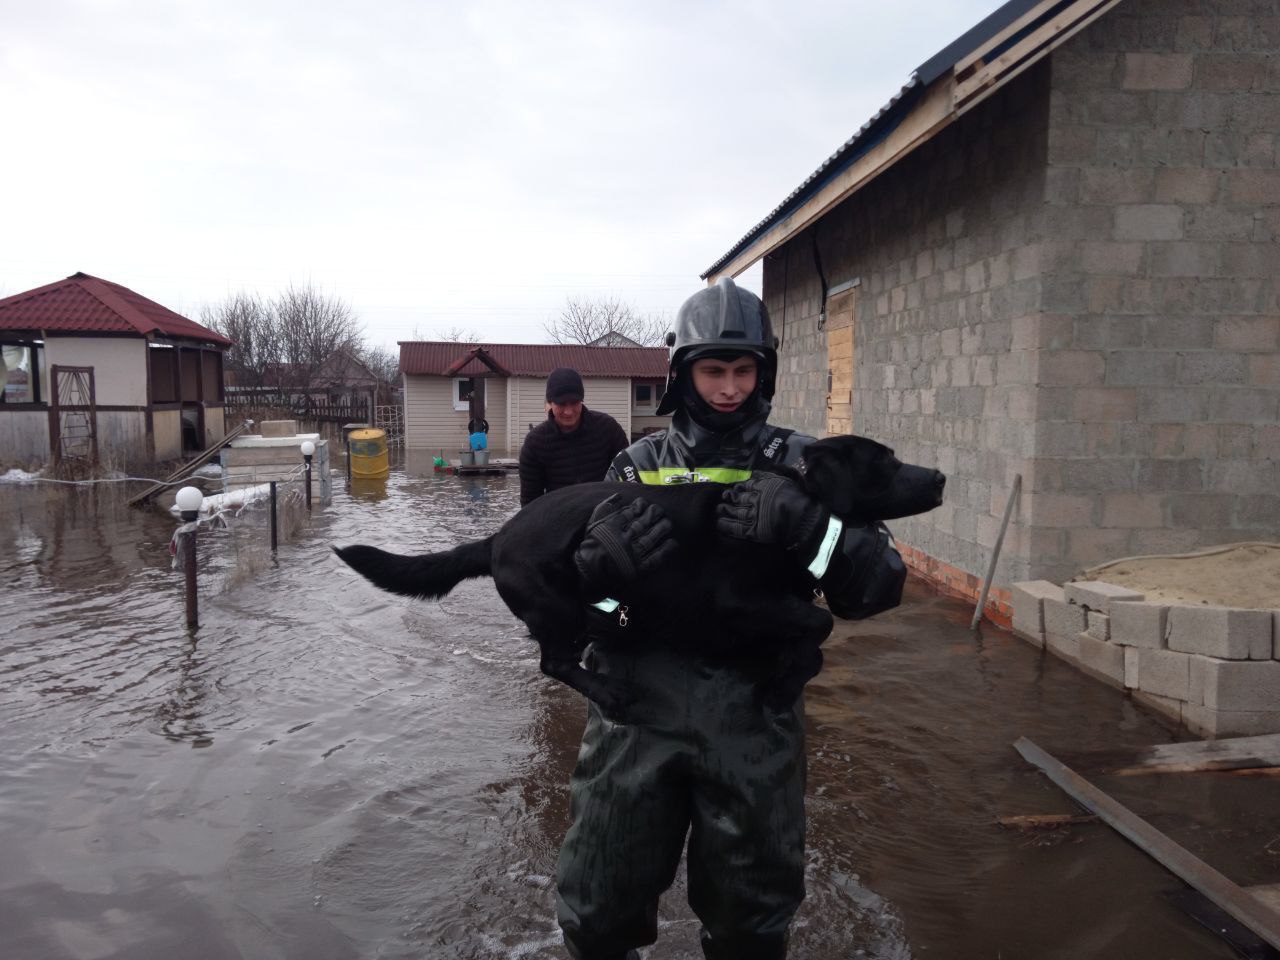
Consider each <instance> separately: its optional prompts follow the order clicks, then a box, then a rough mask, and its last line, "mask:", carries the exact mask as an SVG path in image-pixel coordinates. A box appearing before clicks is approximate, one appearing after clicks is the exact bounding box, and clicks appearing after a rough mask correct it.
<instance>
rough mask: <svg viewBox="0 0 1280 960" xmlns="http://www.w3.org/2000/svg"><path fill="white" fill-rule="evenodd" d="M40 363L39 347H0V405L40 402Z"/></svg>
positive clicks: (16, 345) (41, 391)
mask: <svg viewBox="0 0 1280 960" xmlns="http://www.w3.org/2000/svg"><path fill="white" fill-rule="evenodd" d="M42 361H43V357H42V351H41V350H40V348H39V347H32V346H26V345H20V344H10V343H6V344H3V345H0V403H40V402H42V401H43V399H44V397H43V394H44V389H43V387H42V385H41V382H40V373H41V371H40V366H41V363H42Z"/></svg>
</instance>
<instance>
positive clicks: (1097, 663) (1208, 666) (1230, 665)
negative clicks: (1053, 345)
mask: <svg viewBox="0 0 1280 960" xmlns="http://www.w3.org/2000/svg"><path fill="white" fill-rule="evenodd" d="M1012 597H1013V631H1014V633H1015V634H1017V635H1018V636H1019V637H1021V638H1023V639H1024V640H1027V641H1029V642H1031V643H1034V644H1036V645H1037V646H1040V647H1043V648H1045V649H1046V650H1048V651H1049V652H1050V653H1053V654H1055V655H1056V656H1059V657H1061V658H1062V659H1063V660H1067V661H1069V662H1071V663H1073V664H1075V665H1076V666H1078V667H1079V668H1080V669H1081V670H1083V671H1084V672H1085V673H1088V674H1089V675H1090V676H1092V677H1095V678H1097V679H1099V680H1101V681H1103V682H1104V683H1107V684H1110V685H1111V686H1113V687H1116V688H1119V689H1125V690H1128V691H1130V693H1131V694H1132V696H1133V698H1134V700H1136V701H1137V702H1139V703H1141V704H1142V705H1144V706H1146V707H1148V708H1150V709H1152V710H1155V711H1157V712H1159V713H1161V714H1163V715H1165V716H1167V717H1169V718H1171V719H1173V720H1176V721H1178V722H1180V723H1182V724H1184V725H1185V726H1186V727H1187V728H1188V729H1189V730H1191V731H1192V732H1193V733H1195V734H1199V735H1205V736H1210V737H1218V736H1248V735H1254V734H1263V733H1280V611H1277V610H1244V609H1235V608H1229V607H1215V606H1185V605H1179V604H1166V603H1148V602H1147V601H1146V598H1145V597H1144V596H1143V595H1142V594H1141V593H1135V592H1134V591H1132V590H1127V589H1125V588H1124V587H1118V586H1115V585H1114V584H1109V583H1103V582H1101V581H1083V582H1077V583H1068V584H1066V585H1065V586H1062V587H1059V586H1057V585H1055V584H1053V583H1050V582H1049V581H1047V580H1032V581H1028V582H1025V583H1016V584H1014V585H1013V587H1012Z"/></svg>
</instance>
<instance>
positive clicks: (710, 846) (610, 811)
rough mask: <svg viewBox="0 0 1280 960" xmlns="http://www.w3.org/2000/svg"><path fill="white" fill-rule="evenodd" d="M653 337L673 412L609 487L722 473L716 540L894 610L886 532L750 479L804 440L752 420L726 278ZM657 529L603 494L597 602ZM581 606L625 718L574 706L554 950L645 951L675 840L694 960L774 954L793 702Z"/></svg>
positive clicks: (792, 830) (750, 301) (782, 913)
mask: <svg viewBox="0 0 1280 960" xmlns="http://www.w3.org/2000/svg"><path fill="white" fill-rule="evenodd" d="M667 345H668V347H669V348H670V352H671V361H670V369H669V372H668V376H667V387H666V393H665V395H664V396H663V398H662V402H661V404H660V405H659V407H658V412H659V413H671V414H673V416H672V421H671V427H670V429H668V430H666V431H665V432H661V433H655V434H649V435H647V436H645V437H642V438H641V439H640V440H638V441H636V442H635V443H633V444H631V446H629V447H628V448H627V449H626V450H624V451H623V452H622V453H620V454H618V456H617V457H616V458H615V459H614V462H613V465H612V466H611V467H610V468H609V472H608V474H607V476H606V479H613V480H622V481H630V482H634V483H651V484H673V483H699V482H704V481H717V482H720V483H730V484H736V486H735V487H733V488H732V489H731V490H730V491H728V492H727V493H726V495H725V497H724V500H723V501H722V503H721V505H720V507H719V515H718V521H717V526H718V532H719V534H720V535H721V536H729V537H739V538H743V539H749V540H755V541H757V542H763V543H774V544H777V545H779V546H781V547H785V548H787V549H789V550H790V551H791V552H792V553H793V554H794V555H795V557H796V562H797V563H798V564H801V565H802V566H804V567H806V568H807V569H808V570H809V571H810V572H811V573H812V574H813V575H814V576H815V577H816V578H817V580H818V583H819V584H820V586H821V588H822V590H823V592H824V593H825V595H826V598H827V603H828V605H829V606H830V608H831V611H832V612H833V613H834V614H836V615H837V616H840V617H845V618H850V619H861V618H863V617H868V616H871V615H872V614H874V613H878V612H880V611H882V610H886V609H889V608H890V607H893V606H896V605H897V603H898V601H899V599H900V597H901V591H902V582H903V580H904V579H905V573H906V571H905V567H904V566H903V564H902V560H901V558H900V557H899V556H898V553H897V551H896V550H895V549H894V547H893V546H892V542H891V540H890V539H889V536H888V532H887V531H886V530H885V529H884V527H883V525H879V524H875V525H869V526H853V525H843V524H841V523H840V522H839V521H838V520H830V519H829V517H828V514H827V513H826V511H825V510H824V509H823V508H822V507H821V506H820V505H819V504H818V503H817V502H816V501H813V500H811V499H810V498H809V497H808V496H807V494H805V493H804V492H803V491H802V490H801V489H800V487H799V486H798V485H796V484H795V483H792V482H791V481H790V480H787V479H784V478H782V477H779V476H777V475H776V474H763V475H761V476H758V477H756V478H755V479H753V472H754V471H755V470H756V469H757V468H762V467H765V466H767V465H769V464H779V465H786V466H791V465H795V464H797V463H798V462H799V461H800V459H801V457H802V455H803V453H804V449H805V447H806V446H808V445H809V444H810V443H812V442H813V438H812V437H808V436H804V435H802V434H798V433H794V432H793V431H790V430H785V429H780V428H778V427H773V426H771V425H769V423H768V422H767V420H768V416H769V409H770V404H769V401H770V400H771V398H772V397H773V392H774V386H775V378H776V375H777V341H776V339H775V338H774V336H773V330H772V328H771V327H770V324H769V316H768V313H767V312H766V310H765V307H764V304H763V303H762V302H761V301H760V299H759V298H758V297H756V296H755V295H754V294H752V293H751V292H749V291H747V290H744V289H741V288H740V287H738V286H737V285H736V284H734V282H733V281H732V280H730V279H728V278H722V279H721V280H719V281H718V282H717V283H716V284H715V286H712V287H708V288H707V289H704V290H700V291H699V292H698V293H695V294H694V295H693V296H692V297H690V298H689V299H688V300H686V301H685V303H684V305H683V306H681V308H680V311H679V313H678V315H677V317H676V322H675V329H674V330H673V331H672V332H671V333H670V334H668V336H667ZM637 503H639V501H637ZM664 524H666V525H667V526H666V529H665V530H664V526H663V525H664ZM664 534H665V535H667V536H669V521H667V520H666V519H665V517H663V515H662V513H661V510H659V509H658V508H657V507H656V506H655V505H650V506H649V507H648V508H647V509H645V510H643V511H639V510H631V509H626V508H624V509H621V510H618V509H616V505H611V504H610V502H609V501H606V502H605V503H604V504H602V505H601V507H600V508H598V509H597V511H596V514H594V515H593V517H592V522H591V524H590V525H589V526H588V531H587V535H586V537H585V538H584V540H583V541H582V544H581V546H580V547H579V550H578V552H577V554H576V556H575V562H576V564H577V566H578V569H579V571H580V573H581V574H582V575H583V577H584V581H585V582H586V583H587V584H588V585H590V586H591V587H593V588H597V589H598V592H599V593H600V595H601V596H603V597H607V596H609V595H610V593H609V588H610V586H615V587H616V586H621V585H622V584H624V583H625V582H626V581H627V579H628V578H632V577H635V576H637V575H643V571H644V569H645V565H646V564H647V563H655V562H659V563H660V562H661V557H662V555H663V550H664V546H665V544H664V541H663V537H664ZM655 558H656V559H655ZM597 606H598V607H600V609H601V610H608V609H609V602H608V601H605V602H603V603H601V604H598V605H597ZM594 616H596V617H598V618H599V619H600V620H601V625H600V629H598V630H596V631H595V632H594V634H593V636H594V637H595V641H594V643H593V644H592V647H591V650H590V652H589V654H588V663H589V665H590V666H591V667H592V668H593V669H595V670H597V671H599V672H601V673H605V674H611V675H614V676H619V677H622V678H624V679H625V680H627V681H628V682H629V683H631V684H633V685H634V686H636V687H637V688H639V689H640V690H641V691H642V692H641V694H640V700H639V702H638V704H637V707H636V709H635V711H634V715H630V714H629V715H628V716H625V717H606V716H604V715H603V714H602V713H601V712H600V710H599V709H598V708H597V707H596V706H595V704H589V705H588V718H587V727H586V730H585V732H584V733H583V738H582V748H581V751H580V753H579V755H578V764H577V768H576V769H575V771H574V774H573V779H572V781H571V784H570V792H571V801H572V820H573V822H572V825H571V826H570V828H569V831H568V833H567V835H566V836H565V841H564V845H563V847H562V848H561V851H560V859H559V864H558V868H557V891H558V901H557V913H558V919H559V922H560V926H561V928H562V929H563V931H564V937H565V944H566V946H567V948H568V950H569V953H570V954H571V955H572V956H573V957H575V958H577V960H604V958H609V960H625V958H628V957H635V956H637V954H635V953H634V950H635V948H636V947H640V946H644V945H646V944H650V943H653V942H654V941H655V940H656V938H657V908H658V898H659V896H660V895H661V894H662V892H663V891H665V890H666V889H667V888H668V887H669V886H670V885H671V883H672V881H673V879H674V877H675V872H676V868H677V866H678V864H679V861H680V855H681V851H682V850H683V848H684V844H685V838H686V836H688V842H689V856H688V872H689V903H690V905H691V906H692V908H693V910H694V912H695V913H696V914H697V915H698V918H699V920H701V922H702V948H703V952H704V953H705V955H706V956H707V957H708V958H712V960H721V958H732V960H756V958H769V960H772V958H781V957H785V955H786V950H787V936H788V930H789V927H790V923H791V918H792V916H793V915H794V914H795V911H796V909H797V908H798V907H799V906H800V902H801V900H802V899H803V898H804V863H805V858H804V829H805V821H804V763H805V761H804V722H803V699H800V700H797V701H796V703H795V704H794V705H793V706H792V707H791V708H789V709H787V710H785V711H782V712H778V711H775V710H772V709H770V708H769V707H767V706H765V705H764V704H763V703H762V700H761V698H760V697H759V696H758V695H757V691H756V686H757V684H758V683H759V678H758V677H756V676H751V675H748V673H747V671H745V670H743V669H740V668H738V667H736V666H735V665H734V664H732V663H727V662H724V661H716V662H708V661H707V660H705V659H702V658H699V657H697V656H696V655H693V654H690V653H683V652H680V651H677V650H673V649H670V648H669V647H667V646H663V645H661V644H652V645H650V644H645V643H637V642H636V639H637V638H635V637H628V638H627V642H626V643H625V644H623V643H621V642H619V643H617V644H611V643H610V630H611V629H613V630H616V629H617V628H616V627H612V621H610V626H605V625H604V623H605V620H606V619H607V617H608V614H606V613H600V614H595V615H594ZM786 639H787V638H786V637H778V642H779V644H783V643H785V642H786Z"/></svg>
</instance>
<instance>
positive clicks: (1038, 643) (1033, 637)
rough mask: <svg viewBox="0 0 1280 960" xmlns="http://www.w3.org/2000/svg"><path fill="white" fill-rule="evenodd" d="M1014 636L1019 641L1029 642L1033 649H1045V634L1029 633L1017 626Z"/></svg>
mask: <svg viewBox="0 0 1280 960" xmlns="http://www.w3.org/2000/svg"><path fill="white" fill-rule="evenodd" d="M1013 635H1014V636H1015V637H1017V638H1018V639H1019V640H1025V641H1027V643H1029V644H1031V645H1032V646H1033V647H1040V648H1041V649H1043V648H1044V634H1043V633H1028V632H1027V631H1026V630H1023V629H1022V628H1020V627H1017V626H1015V627H1014V628H1013Z"/></svg>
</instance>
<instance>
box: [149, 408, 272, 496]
mask: <svg viewBox="0 0 1280 960" xmlns="http://www.w3.org/2000/svg"><path fill="white" fill-rule="evenodd" d="M247 429H249V421H248V420H245V421H243V422H242V423H241V424H240V426H238V427H236V428H235V429H234V430H232V431H231V432H230V433H228V434H227V435H226V436H225V437H223V438H222V439H221V440H219V441H218V442H217V443H215V444H214V445H213V446H212V447H210V448H209V449H208V450H206V451H205V452H204V453H202V454H200V455H199V456H198V457H196V458H195V459H194V460H188V461H187V462H186V463H184V464H183V465H182V466H180V467H179V468H178V469H177V470H175V471H173V473H171V474H169V476H167V477H165V478H164V479H163V480H162V481H160V482H159V483H157V484H155V485H154V486H151V487H147V489H145V490H143V491H142V492H141V493H139V494H137V495H135V496H133V497H130V498H129V499H128V500H126V501H125V502H126V503H127V504H128V505H129V506H131V507H136V506H139V505H141V504H143V503H146V502H147V501H148V500H150V499H151V498H152V497H154V496H155V495H156V494H157V493H159V492H160V491H161V490H163V489H164V488H165V487H167V486H169V485H170V484H172V483H173V482H174V481H175V480H181V479H182V478H183V477H186V476H190V475H191V474H192V473H194V472H195V471H196V470H198V469H200V468H201V467H203V466H204V465H205V464H206V463H208V462H209V461H210V460H212V459H213V456H214V454H216V453H217V452H218V451H220V450H221V449H222V448H223V447H225V446H226V445H227V444H229V443H230V442H231V441H232V440H234V439H235V438H236V437H238V436H240V434H242V433H244V432H245V431H246V430H247Z"/></svg>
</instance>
